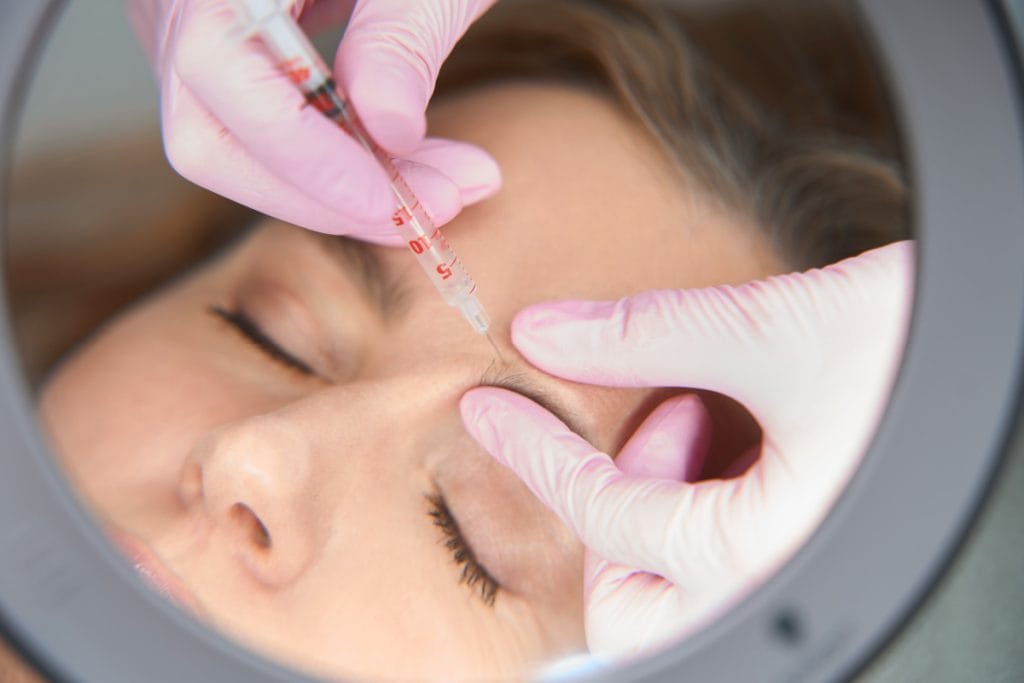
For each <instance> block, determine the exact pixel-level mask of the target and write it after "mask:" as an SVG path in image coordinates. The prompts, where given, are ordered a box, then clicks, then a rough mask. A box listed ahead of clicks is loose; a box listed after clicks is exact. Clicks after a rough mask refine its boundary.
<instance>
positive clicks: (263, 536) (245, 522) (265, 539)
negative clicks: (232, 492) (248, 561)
mask: <svg viewBox="0 0 1024 683" xmlns="http://www.w3.org/2000/svg"><path fill="white" fill-rule="evenodd" d="M229 515H230V517H231V521H232V526H234V527H235V528H236V529H238V530H239V531H241V532H242V536H243V538H244V539H245V540H246V541H248V542H249V543H251V544H252V545H254V546H256V547H257V548H260V549H263V550H269V549H270V547H271V545H272V539H271V537H270V532H269V531H267V527H266V526H265V525H264V524H263V522H262V521H261V520H260V518H259V516H258V515H257V514H256V513H255V512H253V511H252V508H250V507H249V506H248V505H246V504H245V503H235V504H234V505H232V506H231V509H230V511H229Z"/></svg>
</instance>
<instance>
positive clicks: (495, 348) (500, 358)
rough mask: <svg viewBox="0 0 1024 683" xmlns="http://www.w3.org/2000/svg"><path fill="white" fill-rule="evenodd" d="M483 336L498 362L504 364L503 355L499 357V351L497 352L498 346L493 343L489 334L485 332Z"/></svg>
mask: <svg viewBox="0 0 1024 683" xmlns="http://www.w3.org/2000/svg"><path fill="white" fill-rule="evenodd" d="M484 336H485V337H487V341H488V342H490V344H491V348H492V349H494V355H496V356H497V357H498V360H500V361H501V362H502V363H504V362H505V357H504V356H503V355H501V351H499V350H498V345H497V344H495V343H494V338H493V337H491V333H490V332H487V333H485V334H484Z"/></svg>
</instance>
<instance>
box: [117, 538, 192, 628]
mask: <svg viewBox="0 0 1024 683" xmlns="http://www.w3.org/2000/svg"><path fill="white" fill-rule="evenodd" d="M107 536H108V537H109V538H110V540H111V541H112V542H113V544H114V546H115V547H116V548H117V549H118V550H120V551H121V554H122V555H124V556H125V558H126V559H127V560H128V562H129V563H131V565H132V566H133V567H134V568H135V571H136V572H138V574H139V576H141V577H142V580H143V581H144V582H145V583H146V585H147V586H149V587H150V588H152V589H153V590H155V591H156V592H157V593H159V594H160V595H162V596H164V597H165V598H166V599H168V600H170V601H171V602H173V603H175V604H177V605H179V606H181V607H183V608H185V609H186V610H188V611H189V612H191V613H192V614H194V615H196V616H202V615H203V614H204V610H203V608H202V605H200V604H199V600H198V599H196V596H195V594H194V593H193V592H192V591H191V590H190V589H189V587H188V586H186V585H185V583H184V582H183V581H182V580H181V579H180V578H179V577H178V575H177V574H175V573H174V572H173V571H171V570H170V569H169V568H168V567H167V566H166V565H165V564H164V563H163V561H162V560H161V559H160V557H159V555H157V554H156V553H155V552H154V551H153V549H152V548H150V547H149V546H148V545H147V544H146V543H145V542H144V541H142V540H140V539H138V538H136V537H135V536H132V535H131V534H127V533H125V532H123V531H119V530H116V529H108V530H107Z"/></svg>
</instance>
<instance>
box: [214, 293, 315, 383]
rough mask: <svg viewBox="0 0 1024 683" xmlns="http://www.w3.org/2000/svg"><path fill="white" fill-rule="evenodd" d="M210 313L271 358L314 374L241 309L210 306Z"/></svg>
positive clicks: (308, 373)
mask: <svg viewBox="0 0 1024 683" xmlns="http://www.w3.org/2000/svg"><path fill="white" fill-rule="evenodd" d="M207 310H208V311H209V313H210V314H212V315H214V316H216V317H218V318H220V319H221V320H223V321H224V322H226V323H228V324H229V325H231V326H232V327H233V328H235V330H236V331H237V332H238V333H239V334H241V335H242V337H244V338H245V339H246V340H247V341H249V342H250V343H252V344H253V345H254V346H256V348H258V349H259V350H260V351H262V352H263V353H265V354H266V355H267V356H269V357H270V358H271V359H272V360H274V361H275V362H277V363H280V364H281V365H284V366H285V367H287V368H290V369H292V370H295V371H297V372H299V373H302V374H303V375H315V374H316V372H314V371H313V368H311V367H309V365H307V364H306V363H305V362H304V361H302V360H301V359H299V358H296V357H295V356H293V355H292V354H290V353H288V352H287V351H285V350H284V349H283V348H281V345H280V344H278V343H277V342H276V341H274V340H273V339H272V338H271V337H270V336H269V335H268V334H267V333H266V332H264V331H263V330H262V329H260V326H259V325H257V324H256V322H255V321H254V320H253V319H252V318H250V317H249V316H247V315H246V314H245V313H243V312H241V311H229V310H228V309H226V308H224V307H223V306H216V305H213V306H210V307H209V308H208V309H207Z"/></svg>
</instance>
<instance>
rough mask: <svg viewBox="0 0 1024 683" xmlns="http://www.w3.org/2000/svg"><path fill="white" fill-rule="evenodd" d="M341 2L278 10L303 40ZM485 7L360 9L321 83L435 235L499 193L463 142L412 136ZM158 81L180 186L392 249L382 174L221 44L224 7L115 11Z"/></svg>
mask: <svg viewBox="0 0 1024 683" xmlns="http://www.w3.org/2000/svg"><path fill="white" fill-rule="evenodd" d="M353 1H354V0H347V1H346V0H319V1H314V0H307V1H305V2H303V0H282V3H283V5H284V6H286V7H288V8H289V9H290V11H291V12H292V14H293V16H296V17H298V18H299V20H300V21H301V22H302V24H303V26H304V27H305V28H306V29H307V30H315V29H316V28H318V27H319V26H323V25H326V24H328V23H329V22H330V21H331V20H335V21H337V20H339V19H343V18H344V17H345V16H346V14H347V12H348V10H349V8H351V6H352V3H353ZM494 1H495V0H477V1H476V2H466V1H461V2H460V1H459V0H431V1H430V2H407V1H406V0H361V1H360V2H356V6H355V9H354V11H353V13H352V16H351V19H350V21H349V25H348V29H347V30H346V32H345V35H344V37H343V38H342V41H341V45H340V46H339V48H338V53H337V57H336V59H335V64H334V73H335V77H336V79H338V80H339V83H340V84H341V86H342V88H343V89H344V90H345V91H346V92H347V93H348V95H349V97H350V99H351V100H352V102H353V104H354V106H355V108H356V111H358V112H359V114H360V116H361V118H362V119H363V122H364V124H365V125H366V127H367V129H368V130H369V131H370V133H371V135H373V136H374V139H375V140H376V141H377V142H378V144H380V145H381V146H383V147H384V148H385V149H387V150H388V151H390V152H392V153H393V154H395V155H398V156H400V157H401V158H402V159H403V160H402V161H400V162H399V169H400V170H401V172H402V173H403V175H404V176H405V178H406V180H407V181H408V182H409V184H410V186H411V187H412V189H413V191H414V192H415V193H416V195H417V197H418V198H419V199H420V200H421V201H422V202H423V205H424V207H425V208H426V209H427V211H428V213H430V215H431V217H432V218H433V219H434V220H435V222H436V223H437V224H439V225H440V224H443V223H445V222H447V221H449V220H451V218H453V217H454V216H455V215H456V214H457V213H458V212H459V211H460V210H461V208H462V207H463V205H465V204H469V203H472V202H475V201H478V200H480V199H482V198H484V197H486V196H488V195H490V194H492V193H493V192H495V191H496V190H497V189H498V187H499V186H500V184H501V176H500V173H499V171H498V167H497V164H496V163H495V161H494V160H493V159H492V158H491V157H490V156H489V155H488V154H487V153H486V152H484V151H483V150H481V149H479V148H478V147H475V146H473V145H469V144H466V143H461V142H455V141H452V140H443V139H438V138H427V139H424V137H423V136H424V132H425V129H426V119H425V117H424V111H425V109H426V106H427V101H428V100H429V99H430V95H431V93H432V92H433V88H434V81H435V79H436V77H437V72H438V69H439V68H440V66H441V63H442V62H443V61H444V59H445V58H446V57H447V56H448V54H449V52H450V51H451V48H452V46H453V45H454V44H455V42H456V41H457V40H458V39H459V38H460V37H461V36H462V34H463V33H464V32H465V30H466V28H467V27H468V26H469V25H470V24H471V23H472V22H473V21H474V20H476V19H477V18H478V17H479V16H480V15H481V14H482V13H483V12H484V11H485V10H486V9H487V8H488V7H489V6H490V5H491V4H493V2H494ZM128 14H129V18H130V19H131V22H132V25H133V26H134V28H135V31H136V33H137V34H138V36H139V38H140V40H141V42H142V46H143V48H144V49H145V51H146V53H147V55H148V57H149V59H150V62H151V63H152V64H153V66H154V69H155V70H156V74H157V78H158V80H159V81H160V95H161V120H162V126H163V137H164V147H165V149H166V152H167V157H168V159H169V160H170V162H171V164H172V165H173V166H174V168H175V169H176V170H177V171H178V172H179V173H181V175H183V176H185V177H186V178H188V179H189V180H191V181H193V182H195V183H196V184H198V185H202V186H203V187H206V188H208V189H210V190H212V191H214V192H216V193H218V194H221V195H224V196H225V197H228V198H230V199H233V200H234V201H237V202H239V203H241V204H245V205H247V206H250V207H252V208H254V209H256V210H258V211H261V212H263V213H265V214H268V215H271V216H275V217H277V218H280V219H282V220H285V221H288V222H291V223H295V224H297V225H301V226H303V227H306V228H310V229H312V230H317V231H320V232H326V233H333V234H350V235H353V236H356V237H359V238H362V239H366V240H370V241H374V242H380V243H384V244H398V243H399V242H400V241H401V240H400V238H399V237H398V236H397V234H396V233H395V232H394V229H393V227H392V226H391V222H390V215H391V213H392V212H393V211H394V209H395V206H396V204H395V200H394V197H393V195H392V194H391V191H390V189H389V187H388V183H387V178H386V177H385V175H384V172H383V171H382V170H381V169H380V167H379V166H377V164H376V163H375V162H374V161H373V158H372V157H371V156H370V155H369V154H368V153H367V152H366V151H365V150H364V149H362V147H361V146H360V145H359V144H358V143H357V142H355V141H354V140H353V139H351V138H350V137H348V136H347V135H346V134H344V133H343V132H342V131H341V129H339V128H338V127H337V126H336V125H335V124H333V123H332V122H330V121H329V120H327V119H326V118H325V117H324V116H323V115H322V114H320V113H319V112H318V111H317V110H316V109H314V108H313V107H310V106H306V104H305V101H304V99H303V97H302V95H301V94H300V93H299V92H298V91H297V90H296V88H295V87H294V86H293V85H292V84H291V83H289V82H288V80H287V78H286V77H284V76H283V75H281V73H280V72H279V69H278V67H277V66H276V65H275V64H274V62H273V61H272V59H271V58H270V56H269V55H268V54H267V53H266V52H265V51H264V49H263V48H262V46H261V45H260V44H259V43H258V42H257V41H256V40H246V41H240V40H238V39H236V38H233V37H232V36H233V35H234V33H233V26H234V13H233V12H232V10H231V7H230V5H229V3H228V2H227V0H128Z"/></svg>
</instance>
